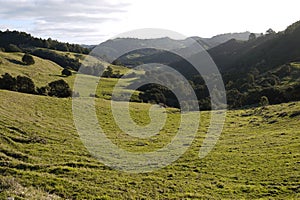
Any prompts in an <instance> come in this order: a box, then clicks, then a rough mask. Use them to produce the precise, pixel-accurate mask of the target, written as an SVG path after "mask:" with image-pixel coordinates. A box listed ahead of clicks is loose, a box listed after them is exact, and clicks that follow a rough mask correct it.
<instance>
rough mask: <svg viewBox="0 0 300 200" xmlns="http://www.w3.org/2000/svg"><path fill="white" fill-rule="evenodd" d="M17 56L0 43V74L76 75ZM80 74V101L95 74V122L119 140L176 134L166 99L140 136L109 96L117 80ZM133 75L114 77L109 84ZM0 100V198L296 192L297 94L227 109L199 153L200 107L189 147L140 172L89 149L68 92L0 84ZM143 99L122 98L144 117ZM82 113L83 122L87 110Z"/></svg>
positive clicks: (163, 141) (153, 141) (203, 126)
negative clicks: (121, 121) (157, 125)
mask: <svg viewBox="0 0 300 200" xmlns="http://www.w3.org/2000/svg"><path fill="white" fill-rule="evenodd" d="M22 56H23V54H22V53H3V52H0V61H1V62H0V63H1V64H0V74H4V73H6V72H8V73H10V74H12V75H14V76H17V75H24V76H28V77H30V78H32V79H33V80H34V82H35V83H36V85H37V86H44V85H46V84H47V83H49V82H51V81H53V80H57V79H64V80H66V81H67V82H68V83H69V84H70V85H71V86H72V85H73V83H74V79H75V77H76V76H75V75H73V76H71V77H67V78H66V77H61V76H60V74H61V70H62V68H61V67H60V66H58V65H56V64H55V63H52V62H50V61H47V60H43V59H39V58H37V57H34V59H35V62H36V63H35V64H34V65H31V66H24V65H22V63H21V59H22ZM69 56H74V57H75V56H76V55H75V54H70V55H69ZM114 67H115V68H114V70H123V68H122V67H117V66H114ZM294 67H296V66H294ZM80 77H81V78H83V79H82V80H83V81H82V82H80V83H79V85H80V86H81V87H82V88H83V91H87V92H86V93H84V92H83V93H81V94H80V95H81V98H82V99H83V104H82V105H81V106H82V109H85V108H86V107H85V106H88V105H86V104H85V102H88V101H89V100H91V97H89V96H90V94H91V93H92V92H90V91H89V90H90V88H91V86H93V85H96V84H98V83H99V85H98V87H97V88H96V94H97V95H98V96H99V98H96V99H95V103H96V113H97V116H98V120H99V124H100V125H101V127H102V128H103V129H104V131H105V133H106V136H107V138H109V139H111V141H112V142H113V143H114V144H116V145H117V146H119V147H120V148H122V149H125V150H127V151H133V152H151V151H154V150H157V149H159V148H162V147H164V146H165V145H167V144H168V143H169V142H170V141H171V140H172V138H173V137H174V136H175V134H176V132H177V130H178V128H179V122H180V112H179V111H178V110H177V109H171V108H167V109H166V112H165V113H166V114H167V118H166V123H165V125H164V127H163V128H162V129H161V131H160V132H159V134H157V135H155V136H152V137H150V138H148V139H138V138H135V137H131V136H129V135H128V134H126V133H124V132H122V131H121V130H120V128H119V127H118V126H117V124H116V122H115V121H114V119H113V115H112V112H111V101H109V99H110V98H111V97H110V95H111V92H112V90H113V87H114V85H115V84H116V82H117V81H118V80H117V79H110V78H102V79H101V80H100V82H99V80H98V78H97V77H93V76H87V75H80ZM133 80H134V78H133V79H124V80H122V82H121V84H120V87H119V88H117V89H116V90H117V92H119V91H124V88H125V87H126V85H128V84H130V83H131V82H132V81H133ZM127 92H131V91H129V90H128V91H127ZM135 95H137V94H135ZM0 102H1V103H0V116H1V117H0V172H1V173H0V199H7V197H14V198H15V199H299V198H300V195H299V193H300V186H299V185H300V146H299V144H300V130H299V120H300V102H293V103H287V104H281V105H274V106H267V107H264V108H251V109H245V110H230V111H228V112H227V116H226V122H225V125H224V130H223V132H222V135H221V137H220V139H219V140H218V143H217V145H216V146H215V148H214V149H213V151H211V152H210V153H209V154H208V156H207V157H205V158H204V159H200V158H199V156H198V155H199V149H200V147H201V145H202V142H203V139H204V138H205V137H206V132H207V128H208V125H209V124H208V123H209V120H210V112H201V113H200V114H201V121H200V122H199V125H200V126H199V129H198V132H197V134H196V137H195V139H194V141H193V143H192V145H191V146H190V147H189V148H188V150H187V152H186V153H185V154H184V155H182V156H181V157H180V158H179V159H178V160H177V161H176V162H174V163H172V164H171V165H169V166H167V167H164V168H162V169H159V170H156V171H154V172H147V173H127V172H121V171H117V170H114V169H112V168H110V167H108V166H105V165H104V164H103V163H101V162H100V161H99V160H97V159H96V158H94V157H93V156H91V154H90V153H89V152H88V151H87V149H86V148H85V146H84V145H83V143H82V141H81V140H80V137H79V134H78V132H77V131H76V128H75V125H74V121H73V113H72V99H70V98H69V99H58V98H52V97H46V96H37V95H28V94H22V93H16V92H10V91H4V90H0ZM117 106H119V107H122V106H123V104H122V103H118V105H117ZM150 107H151V105H150V104H143V103H130V114H131V117H132V118H133V119H134V121H135V122H136V123H137V124H140V125H147V124H148V123H150V121H151V120H150V118H149V114H148V113H149V109H150ZM159 112H160V111H159ZM195 114H197V113H186V115H188V116H190V117H193V116H194V115H195ZM81 120H82V121H83V123H85V122H87V124H88V119H85V118H82V119H81ZM158 120H160V119H158Z"/></svg>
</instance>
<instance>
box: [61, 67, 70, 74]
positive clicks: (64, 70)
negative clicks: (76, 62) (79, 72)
mask: <svg viewBox="0 0 300 200" xmlns="http://www.w3.org/2000/svg"><path fill="white" fill-rule="evenodd" d="M61 75H63V76H71V75H72V72H71V71H70V70H68V69H66V68H65V69H63V70H62V71H61Z"/></svg>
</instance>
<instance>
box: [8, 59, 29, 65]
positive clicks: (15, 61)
mask: <svg viewBox="0 0 300 200" xmlns="http://www.w3.org/2000/svg"><path fill="white" fill-rule="evenodd" d="M6 60H7V61H9V62H11V63H14V64H17V65H22V66H26V65H25V64H24V63H23V62H21V61H19V60H15V59H9V58H6Z"/></svg>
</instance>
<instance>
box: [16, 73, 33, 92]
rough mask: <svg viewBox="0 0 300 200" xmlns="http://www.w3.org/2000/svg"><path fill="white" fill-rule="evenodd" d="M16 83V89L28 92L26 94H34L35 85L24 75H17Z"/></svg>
mask: <svg viewBox="0 0 300 200" xmlns="http://www.w3.org/2000/svg"><path fill="white" fill-rule="evenodd" d="M16 84H17V91H18V92H23V93H28V94H35V93H36V92H35V85H34V82H33V81H32V80H31V79H30V78H28V77H25V76H17V79H16Z"/></svg>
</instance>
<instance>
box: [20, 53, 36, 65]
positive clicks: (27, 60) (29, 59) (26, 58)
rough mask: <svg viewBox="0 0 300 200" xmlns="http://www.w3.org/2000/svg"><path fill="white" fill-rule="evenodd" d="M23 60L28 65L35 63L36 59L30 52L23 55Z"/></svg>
mask: <svg viewBox="0 0 300 200" xmlns="http://www.w3.org/2000/svg"><path fill="white" fill-rule="evenodd" d="M22 61H23V62H24V63H25V64H26V65H33V64H34V63H35V62H34V59H33V57H32V56H31V55H30V54H27V53H26V54H24V56H23V57H22Z"/></svg>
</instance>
